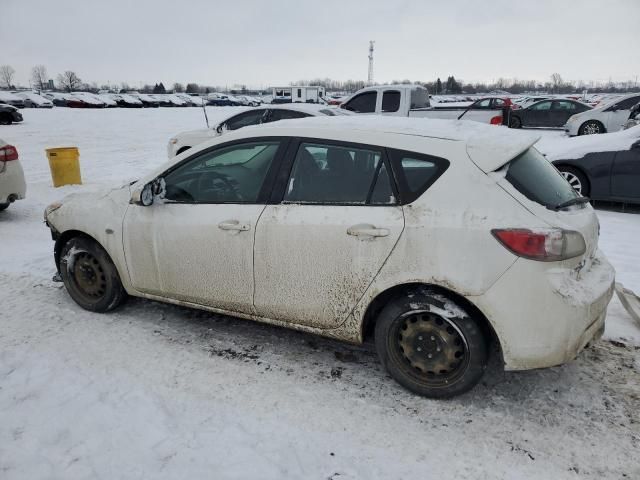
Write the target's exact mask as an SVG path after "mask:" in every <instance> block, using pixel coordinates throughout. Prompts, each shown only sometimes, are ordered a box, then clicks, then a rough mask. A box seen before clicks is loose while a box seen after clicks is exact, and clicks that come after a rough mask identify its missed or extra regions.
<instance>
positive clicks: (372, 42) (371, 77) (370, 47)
mask: <svg viewBox="0 0 640 480" xmlns="http://www.w3.org/2000/svg"><path fill="white" fill-rule="evenodd" d="M374 43H376V42H375V41H374V40H370V41H369V75H368V76H367V83H368V84H369V85H373V44H374Z"/></svg>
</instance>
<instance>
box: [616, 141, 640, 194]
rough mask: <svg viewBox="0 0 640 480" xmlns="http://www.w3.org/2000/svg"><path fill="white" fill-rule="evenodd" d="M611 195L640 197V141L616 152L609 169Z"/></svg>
mask: <svg viewBox="0 0 640 480" xmlns="http://www.w3.org/2000/svg"><path fill="white" fill-rule="evenodd" d="M611 195H612V196H613V197H620V198H632V199H638V198H640V142H636V143H634V144H633V145H632V147H631V148H630V149H629V150H622V151H620V152H617V153H616V157H615V160H614V162H613V168H612V169H611Z"/></svg>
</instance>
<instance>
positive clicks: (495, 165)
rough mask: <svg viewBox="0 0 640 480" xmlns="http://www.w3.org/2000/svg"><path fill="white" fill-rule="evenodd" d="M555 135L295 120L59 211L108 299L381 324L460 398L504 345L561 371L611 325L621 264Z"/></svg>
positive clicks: (383, 350)
mask: <svg viewBox="0 0 640 480" xmlns="http://www.w3.org/2000/svg"><path fill="white" fill-rule="evenodd" d="M535 141H536V137H531V136H529V134H528V133H523V132H513V131H509V130H506V129H501V128H496V127H490V126H488V125H487V126H484V125H481V124H479V123H477V122H476V123H474V122H454V121H440V120H423V119H402V118H380V117H378V118H376V117H369V118H362V117H361V118H355V117H343V118H333V119H322V118H314V119H305V120H291V121H283V122H277V123H274V124H269V125H261V126H256V127H247V128H243V129H240V130H237V131H233V132H229V133H227V134H225V135H224V136H222V137H220V138H217V139H214V140H211V141H208V142H206V143H204V144H201V145H199V146H198V147H194V148H192V149H191V150H189V151H188V152H185V153H183V154H181V155H178V156H177V157H176V158H174V159H173V160H171V161H169V162H168V163H167V164H165V165H164V166H163V167H161V168H158V169H157V170H155V171H153V172H151V173H150V174H149V175H147V176H146V177H144V178H142V179H140V180H139V181H138V182H136V183H133V184H131V185H125V186H123V187H120V188H116V189H114V190H112V191H110V192H104V193H101V194H84V195H76V196H72V197H68V198H67V199H64V200H63V201H62V202H60V203H56V204H53V205H50V206H49V207H48V208H47V209H46V211H45V219H46V222H47V224H48V226H49V227H50V229H51V232H52V235H53V238H54V239H55V248H54V258H55V263H56V266H57V268H58V271H59V275H60V276H61V278H62V280H63V281H64V284H65V286H66V289H67V291H68V292H69V294H70V296H71V297H72V298H73V299H74V300H75V301H76V302H77V303H78V304H79V305H80V306H82V307H84V308H86V309H88V310H92V311H97V312H106V311H109V310H113V309H114V308H116V307H117V306H118V305H120V304H121V303H122V301H123V300H124V299H125V297H126V296H127V295H133V296H137V297H143V298H147V299H152V300H158V301H163V302H169V303H175V304H179V305H185V306H190V307H194V308H200V309H204V310H210V311H212V312H219V313H228V314H232V315H235V316H239V317H243V318H248V319H253V320H258V321H261V322H266V323H270V324H275V325H280V326H286V327H290V328H295V329H298V330H303V331H306V332H311V333H315V334H319V335H324V336H328V337H333V338H337V339H340V340H344V341H347V342H353V343H361V342H363V341H364V340H365V339H366V338H370V337H373V338H374V339H375V345H376V348H377V351H378V354H379V356H380V359H381V362H382V364H383V365H384V366H385V367H386V368H387V370H388V371H389V373H390V374H391V375H392V376H393V377H394V378H395V379H396V380H397V381H398V382H400V383H401V384H402V385H404V386H405V387H406V388H408V389H410V390H412V391H414V392H417V393H418V394H421V395H426V396H430V397H448V396H453V395H456V394H460V393H462V392H464V391H466V390H468V389H470V388H471V387H473V386H474V385H475V384H476V383H477V382H478V381H479V380H480V378H481V377H482V375H483V372H484V370H485V366H486V364H487V361H488V357H489V354H490V352H493V351H496V352H499V353H497V354H499V355H500V356H501V361H503V362H504V365H505V367H506V369H508V370H523V369H532V368H540V367H550V366H553V365H558V364H561V363H563V362H567V361H569V360H571V359H573V358H574V357H575V356H576V355H577V354H578V352H580V350H581V349H583V348H584V347H585V346H586V345H587V344H588V343H590V342H592V341H594V340H596V339H598V338H599V336H600V335H601V334H602V332H603V329H604V321H605V315H606V310H607V305H608V303H609V300H610V298H611V296H612V293H613V284H614V271H613V268H612V267H611V265H610V264H609V262H608V261H607V259H606V258H605V257H604V256H603V255H602V253H601V252H600V251H599V250H598V234H599V226H598V220H597V218H596V215H595V213H594V211H593V210H592V208H591V206H590V205H589V204H588V202H587V199H586V198H584V197H580V196H579V195H578V194H577V193H576V192H575V191H574V190H573V189H572V188H571V186H570V185H569V184H568V183H567V182H566V181H565V179H564V178H563V177H562V175H560V173H559V172H558V171H557V170H556V169H555V168H554V167H553V166H552V165H551V164H550V163H549V162H547V161H546V160H545V159H544V158H543V156H542V155H541V154H540V153H538V151H537V150H536V149H535V148H534V147H533V144H534V142H535ZM492 344H494V345H495V346H496V347H497V348H490V346H491V345H492Z"/></svg>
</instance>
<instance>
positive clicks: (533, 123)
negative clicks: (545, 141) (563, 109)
mask: <svg viewBox="0 0 640 480" xmlns="http://www.w3.org/2000/svg"><path fill="white" fill-rule="evenodd" d="M550 114H551V101H550V100H548V101H543V102H538V103H536V104H534V105H531V106H530V107H529V108H528V109H527V111H526V115H525V118H523V122H522V123H523V126H527V127H546V126H547V123H548V122H549V116H550Z"/></svg>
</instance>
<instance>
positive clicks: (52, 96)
mask: <svg viewBox="0 0 640 480" xmlns="http://www.w3.org/2000/svg"><path fill="white" fill-rule="evenodd" d="M42 95H43V96H44V97H45V98H47V99H49V100H51V102H52V103H53V104H54V105H55V106H56V107H69V108H84V107H85V102H83V101H82V100H80V99H79V98H77V97H74V96H73V95H71V94H70V93H60V92H44V93H43V94H42Z"/></svg>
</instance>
